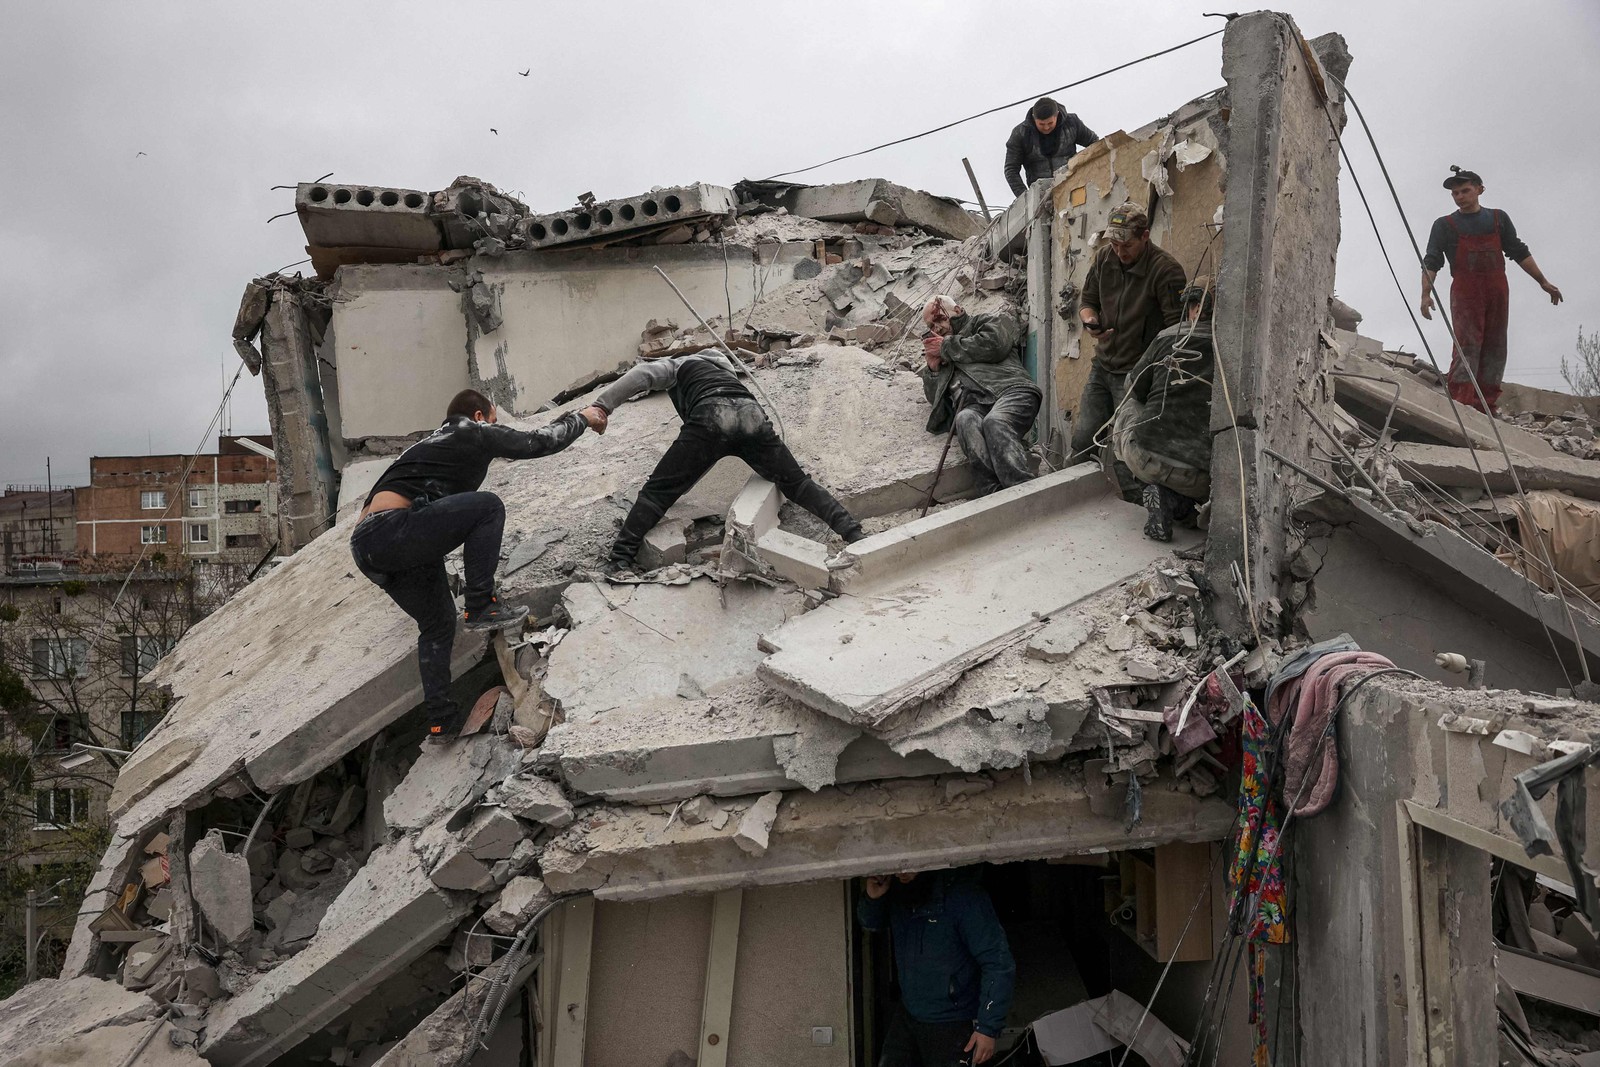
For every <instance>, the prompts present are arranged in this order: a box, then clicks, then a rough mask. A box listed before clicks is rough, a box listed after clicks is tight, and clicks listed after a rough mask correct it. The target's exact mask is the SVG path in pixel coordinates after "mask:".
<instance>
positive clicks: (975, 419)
mask: <svg viewBox="0 0 1600 1067" xmlns="http://www.w3.org/2000/svg"><path fill="white" fill-rule="evenodd" d="M1042 401H1043V397H1042V395H1041V394H1040V392H1039V390H1038V389H1035V388H1033V387H1032V386H1026V385H1019V386H1014V387H1013V388H1010V389H1007V390H1006V391H1005V392H1003V393H1001V394H1000V395H999V397H997V398H996V399H995V401H994V403H992V404H991V403H987V402H984V401H973V400H966V399H963V402H962V406H961V410H959V411H957V412H956V419H955V431H956V439H957V440H958V441H960V442H961V452H962V454H963V455H964V456H966V457H967V462H968V463H969V464H971V465H972V473H973V474H974V475H975V476H976V478H977V482H978V491H979V492H980V493H986V492H993V491H994V490H995V489H1000V488H1006V487H1009V486H1013V485H1020V484H1022V483H1023V482H1026V481H1030V480H1031V479H1032V478H1033V477H1034V473H1033V460H1032V457H1031V456H1029V454H1028V446H1027V445H1025V444H1023V442H1022V438H1023V437H1024V436H1025V435H1026V434H1027V432H1028V431H1029V430H1030V429H1032V427H1033V420H1034V419H1036V418H1038V416H1039V405H1040V403H1041V402H1042Z"/></svg>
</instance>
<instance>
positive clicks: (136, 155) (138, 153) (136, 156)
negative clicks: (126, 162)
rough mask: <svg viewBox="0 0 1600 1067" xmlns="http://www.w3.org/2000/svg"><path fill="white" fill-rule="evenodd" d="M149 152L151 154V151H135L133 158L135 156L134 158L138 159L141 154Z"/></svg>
mask: <svg viewBox="0 0 1600 1067" xmlns="http://www.w3.org/2000/svg"><path fill="white" fill-rule="evenodd" d="M148 154H149V153H147V152H135V153H134V154H133V158H134V159H138V158H139V157H140V156H143V155H148Z"/></svg>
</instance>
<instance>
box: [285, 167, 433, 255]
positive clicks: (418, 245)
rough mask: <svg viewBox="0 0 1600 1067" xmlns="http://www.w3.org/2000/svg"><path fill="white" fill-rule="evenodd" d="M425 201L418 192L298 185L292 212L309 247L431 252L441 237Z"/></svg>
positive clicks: (325, 185)
mask: <svg viewBox="0 0 1600 1067" xmlns="http://www.w3.org/2000/svg"><path fill="white" fill-rule="evenodd" d="M428 200H429V196H428V194H427V193H425V192H423V191H422V190H420V189H390V188H385V187H382V186H370V185H343V184H340V185H333V184H329V183H326V182H301V183H300V184H299V185H298V186H296V187H295V192H294V209H295V213H296V214H298V215H299V216H300V228H301V229H302V230H304V231H305V234H306V243H307V244H309V245H316V246H317V247H319V248H348V247H363V248H384V249H391V248H394V249H400V248H403V249H412V250H415V251H418V252H435V251H438V249H439V248H440V247H441V246H442V244H443V235H442V234H441V233H440V231H439V226H438V224H437V223H435V222H434V220H433V217H432V216H431V215H430V214H429V213H428Z"/></svg>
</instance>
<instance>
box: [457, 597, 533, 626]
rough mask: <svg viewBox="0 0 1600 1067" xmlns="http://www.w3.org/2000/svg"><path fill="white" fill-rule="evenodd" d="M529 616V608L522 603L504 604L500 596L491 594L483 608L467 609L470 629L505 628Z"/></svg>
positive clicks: (467, 620)
mask: <svg viewBox="0 0 1600 1067" xmlns="http://www.w3.org/2000/svg"><path fill="white" fill-rule="evenodd" d="M527 617H528V609H527V608H525V607H523V606H522V605H521V604H502V603H500V598H499V597H494V596H491V597H490V598H489V602H488V603H487V604H485V605H484V606H483V607H481V608H468V609H467V610H466V624H467V629H469V630H504V629H506V628H507V627H509V626H515V625H516V624H518V623H520V622H521V621H522V620H523V619H526V618H527Z"/></svg>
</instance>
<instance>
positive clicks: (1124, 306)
mask: <svg viewBox="0 0 1600 1067" xmlns="http://www.w3.org/2000/svg"><path fill="white" fill-rule="evenodd" d="M1101 237H1102V239H1103V243H1104V245H1105V246H1106V247H1103V248H1101V249H1100V251H1099V252H1098V253H1097V254H1096V255H1095V258H1094V262H1093V263H1092V264H1090V266H1089V274H1088V276H1087V277H1086V278H1085V279H1084V282H1083V295H1082V298H1081V300H1080V304H1079V308H1078V319H1079V321H1081V322H1082V323H1083V328H1084V329H1085V330H1087V331H1088V332H1089V334H1090V335H1091V336H1092V337H1094V338H1095V342H1096V343H1095V349H1094V360H1093V362H1092V363H1090V364H1089V380H1088V381H1086V382H1085V383H1084V385H1083V395H1082V396H1081V397H1080V398H1079V399H1078V410H1077V412H1076V413H1074V415H1073V419H1072V455H1071V456H1070V457H1068V460H1067V463H1068V465H1069V466H1070V465H1071V464H1074V463H1084V462H1087V461H1088V460H1091V459H1094V458H1095V456H1096V455H1097V454H1098V453H1099V450H1100V449H1099V445H1100V444H1101V443H1103V442H1102V441H1101V439H1100V435H1101V433H1102V432H1103V431H1104V430H1105V428H1106V427H1107V425H1108V424H1109V423H1110V422H1111V417H1112V415H1113V414H1115V412H1116V408H1117V405H1118V404H1119V403H1121V401H1122V398H1123V396H1125V395H1126V393H1127V375H1128V371H1130V370H1132V369H1133V365H1134V364H1135V363H1137V362H1139V357H1140V356H1143V355H1144V353H1145V349H1147V348H1149V347H1150V342H1151V341H1154V340H1155V339H1156V334H1158V333H1160V332H1161V331H1162V330H1164V329H1166V328H1167V327H1168V326H1171V325H1173V324H1174V323H1176V322H1177V321H1178V318H1179V316H1180V315H1181V314H1182V309H1181V307H1180V306H1179V303H1178V294H1180V293H1182V292H1183V289H1184V284H1185V282H1186V281H1187V278H1188V276H1187V275H1186V274H1185V273H1184V270H1183V267H1182V265H1180V264H1179V263H1178V261H1177V260H1176V259H1174V258H1173V257H1172V255H1171V254H1170V253H1168V252H1167V251H1165V250H1164V249H1162V248H1160V247H1159V246H1157V245H1156V243H1155V242H1154V241H1152V240H1150V220H1149V218H1148V217H1146V215H1145V213H1144V209H1143V208H1141V207H1139V206H1138V205H1136V204H1133V203H1126V204H1123V205H1122V206H1121V207H1119V208H1117V209H1116V210H1115V211H1113V212H1112V213H1111V218H1110V219H1109V220H1108V223H1107V225H1106V228H1105V231H1104V232H1103V233H1102V234H1101ZM1114 462H1115V461H1114ZM1116 468H1117V481H1118V482H1119V483H1120V484H1121V486H1122V493H1123V496H1125V497H1127V498H1128V499H1129V500H1134V501H1137V500H1138V499H1139V498H1140V492H1141V490H1140V487H1139V485H1138V483H1137V482H1136V481H1135V480H1134V478H1133V477H1132V475H1130V474H1129V473H1128V470H1127V468H1126V467H1125V466H1123V465H1122V464H1121V463H1120V462H1117V463H1116Z"/></svg>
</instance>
